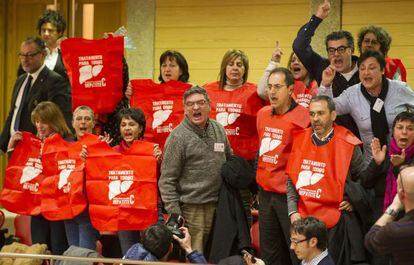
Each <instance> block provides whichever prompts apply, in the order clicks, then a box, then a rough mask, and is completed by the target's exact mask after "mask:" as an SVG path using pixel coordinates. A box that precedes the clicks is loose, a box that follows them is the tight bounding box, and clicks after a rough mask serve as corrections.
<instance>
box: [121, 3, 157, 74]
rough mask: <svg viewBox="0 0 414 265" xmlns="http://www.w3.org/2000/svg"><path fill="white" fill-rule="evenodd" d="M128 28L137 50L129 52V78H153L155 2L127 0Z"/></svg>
mask: <svg viewBox="0 0 414 265" xmlns="http://www.w3.org/2000/svg"><path fill="white" fill-rule="evenodd" d="M125 8H126V12H125V13H126V25H125V26H126V28H127V30H128V36H129V37H130V38H131V39H133V41H134V43H135V46H136V49H135V50H127V53H126V60H127V62H128V66H129V78H130V79H135V78H151V79H152V78H153V71H154V48H155V47H154V43H155V0H127V1H126V4H125Z"/></svg>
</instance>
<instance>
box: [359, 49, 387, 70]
mask: <svg viewBox="0 0 414 265" xmlns="http://www.w3.org/2000/svg"><path fill="white" fill-rule="evenodd" d="M371 57H372V58H375V59H376V60H377V62H378V63H379V65H380V69H381V70H384V69H385V57H384V55H383V54H382V53H380V52H377V51H371V50H369V51H366V52H364V53H363V54H361V56H359V58H358V67H359V66H361V64H362V63H363V62H364V61H365V60H366V59H368V58H371Z"/></svg>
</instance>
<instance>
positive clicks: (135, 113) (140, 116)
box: [118, 108, 146, 140]
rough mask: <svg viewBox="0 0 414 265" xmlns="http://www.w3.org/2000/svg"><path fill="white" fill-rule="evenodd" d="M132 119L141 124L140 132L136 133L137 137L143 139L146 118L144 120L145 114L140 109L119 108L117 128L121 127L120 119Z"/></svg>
mask: <svg viewBox="0 0 414 265" xmlns="http://www.w3.org/2000/svg"><path fill="white" fill-rule="evenodd" d="M124 118H125V119H133V120H134V121H136V122H137V123H138V124H139V126H141V128H142V131H141V134H140V135H138V139H140V140H141V139H144V133H145V126H146V120H145V114H144V112H143V111H142V110H141V109H137V108H124V109H121V110H120V111H119V112H118V128H119V127H121V121H122V119H124Z"/></svg>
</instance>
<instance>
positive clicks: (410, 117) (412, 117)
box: [392, 111, 414, 129]
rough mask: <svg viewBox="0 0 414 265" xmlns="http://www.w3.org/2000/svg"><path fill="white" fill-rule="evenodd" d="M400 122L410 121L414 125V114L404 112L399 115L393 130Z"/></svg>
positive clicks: (394, 122) (393, 124)
mask: <svg viewBox="0 0 414 265" xmlns="http://www.w3.org/2000/svg"><path fill="white" fill-rule="evenodd" d="M400 121H409V122H411V123H413V124H414V113H412V112H409V111H403V112H400V113H398V115H397V116H396V117H395V119H394V121H393V123H392V129H394V128H395V125H397V122H400Z"/></svg>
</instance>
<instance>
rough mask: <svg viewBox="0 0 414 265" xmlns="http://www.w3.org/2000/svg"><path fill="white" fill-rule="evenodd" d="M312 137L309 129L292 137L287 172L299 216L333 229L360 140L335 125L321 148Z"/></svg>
mask: <svg viewBox="0 0 414 265" xmlns="http://www.w3.org/2000/svg"><path fill="white" fill-rule="evenodd" d="M311 136H312V128H307V129H306V130H304V131H302V132H299V133H298V134H295V136H294V137H295V139H294V141H293V147H292V152H291V155H290V157H289V162H288V165H287V167H286V172H287V173H288V175H289V177H290V178H291V180H292V182H293V184H294V185H295V187H296V190H297V191H298V194H299V202H298V208H299V213H300V215H301V216H303V217H304V216H308V215H312V216H314V217H316V218H318V219H320V220H322V221H324V222H325V224H326V226H327V227H328V228H332V227H334V226H335V225H336V224H337V223H338V220H339V218H340V216H341V212H340V211H339V204H340V203H341V202H342V200H343V197H344V188H345V181H346V177H347V175H348V171H349V165H350V163H351V159H352V155H353V152H354V148H355V146H356V145H359V144H361V141H360V140H359V139H358V138H357V137H356V136H354V135H353V134H352V133H351V132H350V131H349V130H347V129H346V128H345V127H342V126H335V127H334V136H333V138H332V139H331V141H330V142H329V143H327V144H325V145H322V146H316V145H314V144H313V143H312V138H311Z"/></svg>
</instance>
